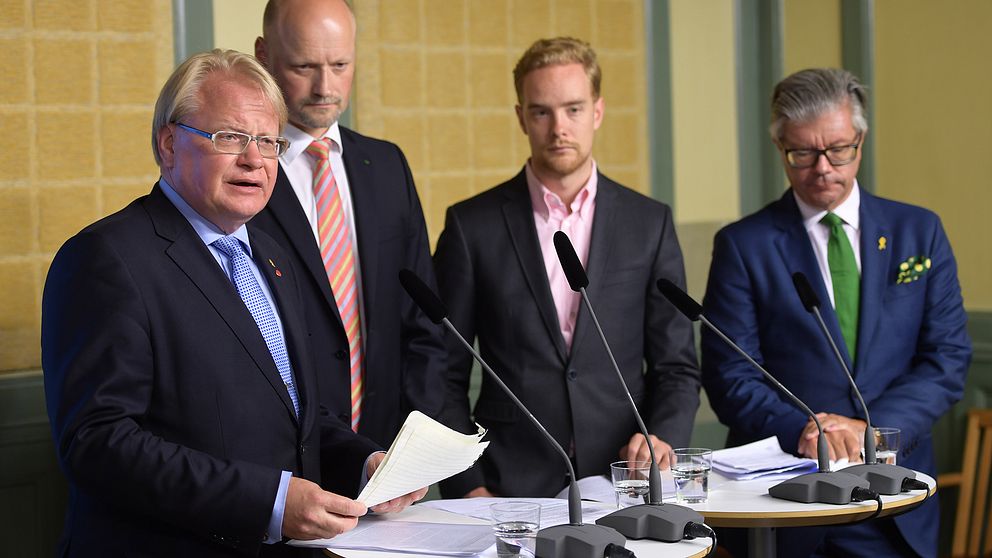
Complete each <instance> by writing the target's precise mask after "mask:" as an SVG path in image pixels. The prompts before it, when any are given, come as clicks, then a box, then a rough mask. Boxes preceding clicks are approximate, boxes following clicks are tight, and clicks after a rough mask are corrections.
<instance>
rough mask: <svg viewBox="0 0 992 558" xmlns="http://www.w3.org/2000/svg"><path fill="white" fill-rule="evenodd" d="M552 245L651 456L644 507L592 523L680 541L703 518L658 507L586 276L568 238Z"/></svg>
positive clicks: (654, 472) (657, 485)
mask: <svg viewBox="0 0 992 558" xmlns="http://www.w3.org/2000/svg"><path fill="white" fill-rule="evenodd" d="M554 244H555V251H556V252H558V259H559V261H560V262H561V266H562V269H563V270H564V271H565V277H566V278H567V279H568V284H569V286H570V287H571V288H572V290H574V291H577V292H579V293H580V294H581V295H582V302H583V303H584V304H585V308H586V310H588V311H589V316H590V317H591V318H592V322H593V324H595V325H596V331H598V332H599V339H600V340H601V341H602V342H603V348H605V349H606V354H607V355H608V356H609V357H610V363H611V364H612V365H613V371H614V372H616V375H617V379H618V380H619V381H620V387H621V388H623V392H624V394H626V396H627V401H628V402H629V403H630V408H631V410H632V411H633V413H634V419H635V420H636V421H637V426H638V427H639V428H640V429H641V434H642V435H643V436H644V443H645V444H647V446H648V453H650V454H651V464H650V466H649V468H648V503H647V504H641V505H637V506H631V507H629V508H624V509H622V510H618V511H615V512H613V513H611V514H609V515H606V516H604V517H602V518H600V519H599V520H598V521H596V523H597V524H599V525H607V526H609V527H613V528H614V529H616V530H617V531H620V533H622V534H623V535H624V536H627V537H630V538H634V539H645V538H647V539H653V540H660V541H666V542H677V541H680V540H682V539H683V538H684V537H685V528H686V525H687V524H689V523H693V522H696V523H700V524H702V523H703V516H702V515H700V514H699V512H697V511H695V510H692V509H690V508H687V507H684V506H677V505H675V504H663V503H662V487H661V472H660V471H659V470H658V460H657V459H656V457H655V451H654V444H652V443H651V437H650V435H649V434H648V429H647V426H645V425H644V420H643V419H642V418H641V413H640V412H639V411H638V410H637V404H636V403H634V396H633V395H631V394H630V389H629V388H628V387H627V382H626V381H625V380H624V379H623V374H621V373H620V367H619V366H618V365H617V360H616V358H615V357H614V356H613V350H612V349H611V348H610V344H609V342H607V341H606V335H605V334H604V333H603V328H602V326H601V325H600V324H599V319H598V318H597V317H596V311H595V310H593V308H592V303H591V302H590V301H589V295H588V293H587V292H586V287H587V286H588V285H589V278H588V277H587V276H586V272H585V269H584V268H583V267H582V263H581V262H580V261H579V257H578V256H577V255H576V254H575V249H574V248H573V247H572V242H571V241H570V240H569V239H568V235H566V234H565V233H563V232H561V231H558V232H556V233H555V234H554Z"/></svg>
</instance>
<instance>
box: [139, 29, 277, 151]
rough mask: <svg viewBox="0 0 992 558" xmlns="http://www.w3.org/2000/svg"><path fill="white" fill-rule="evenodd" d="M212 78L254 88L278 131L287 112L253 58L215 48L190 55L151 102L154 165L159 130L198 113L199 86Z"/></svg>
mask: <svg viewBox="0 0 992 558" xmlns="http://www.w3.org/2000/svg"><path fill="white" fill-rule="evenodd" d="M213 74H221V75H223V76H224V77H227V78H231V79H233V80H238V81H240V82H242V83H247V84H251V85H254V86H257V87H258V88H259V90H260V91H261V92H262V94H263V95H264V96H265V98H266V99H268V101H269V103H270V104H271V105H272V110H273V111H274V112H275V113H276V116H278V118H279V129H280V130H281V129H282V127H283V126H284V125H285V124H286V120H287V118H288V112H287V110H286V102H285V101H284V100H283V98H282V90H280V89H279V85H278V84H277V83H276V81H275V79H274V78H273V77H272V76H271V75H270V74H269V72H268V71H267V70H266V69H265V68H264V67H262V65H261V64H260V63H259V62H258V60H256V59H255V57H254V56H251V55H248V54H244V53H241V52H238V51H236V50H221V49H217V48H215V49H213V50H211V51H208V52H201V53H199V54H194V55H193V56H190V57H189V58H187V59H186V61H185V62H183V63H182V64H180V65H179V67H177V68H176V69H175V70H174V71H173V72H172V75H171V76H169V79H168V80H166V82H165V85H163V86H162V91H161V92H160V93H159V95H158V100H157V101H155V112H154V114H153V115H152V154H153V155H154V156H155V163H156V164H158V165H161V164H162V157H161V156H160V155H159V152H158V132H159V130H161V129H162V128H164V127H165V126H166V125H167V124H169V123H172V122H179V121H180V120H182V118H183V117H185V116H186V115H188V114H192V113H193V112H196V111H197V110H199V108H200V101H201V99H200V90H201V89H202V86H203V82H204V81H206V79H207V78H208V77H210V76H211V75H213Z"/></svg>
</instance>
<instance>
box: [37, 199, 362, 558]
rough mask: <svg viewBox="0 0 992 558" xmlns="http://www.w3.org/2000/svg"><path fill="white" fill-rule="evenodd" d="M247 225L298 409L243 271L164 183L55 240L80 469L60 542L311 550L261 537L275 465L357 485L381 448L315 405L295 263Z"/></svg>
mask: <svg viewBox="0 0 992 558" xmlns="http://www.w3.org/2000/svg"><path fill="white" fill-rule="evenodd" d="M248 234H249V239H250V243H251V246H252V255H253V258H254V260H255V261H256V262H257V264H258V268H259V269H260V270H261V272H262V274H263V275H264V276H265V279H266V281H267V282H268V284H269V286H270V288H271V290H272V293H273V297H274V298H275V303H276V305H277V306H278V308H279V313H280V317H281V320H282V323H283V329H284V332H285V339H286V346H287V351H288V353H289V356H290V361H291V362H292V365H293V371H294V374H295V377H296V381H297V384H298V390H299V394H300V402H301V415H300V417H299V418H297V417H296V415H295V412H294V410H293V404H292V401H291V400H290V398H289V393H288V392H287V390H286V387H285V386H284V385H283V382H282V379H281V378H280V376H279V372H278V370H277V369H276V366H275V363H274V362H273V360H272V356H271V355H270V353H269V352H268V349H267V348H266V345H265V342H264V340H263V339H262V336H261V333H260V332H259V330H258V326H257V325H256V324H255V322H254V320H253V319H252V317H251V314H250V313H249V312H248V309H247V308H246V307H245V304H244V302H242V300H241V298H240V297H239V296H238V293H237V291H236V289H235V288H234V285H232V284H231V281H230V280H229V279H228V278H227V276H226V275H225V274H224V272H223V270H221V269H220V267H219V266H218V265H217V261H216V260H215V259H214V257H213V255H211V254H210V251H209V250H208V249H207V247H206V246H205V245H204V244H203V241H202V240H201V239H200V237H199V236H198V235H197V234H196V232H195V231H194V230H193V227H192V226H191V225H190V224H189V222H188V221H186V219H185V217H183V216H182V214H181V213H180V212H179V210H178V209H176V207H175V206H174V205H172V203H171V202H170V201H169V200H168V199H167V198H166V197H165V195H164V194H163V193H162V191H161V190H160V189H159V188H158V187H157V186H156V187H155V188H154V189H153V190H152V192H151V194H149V195H148V196H145V197H143V198H139V199H138V200H136V201H134V202H132V203H131V204H130V205H128V206H127V207H126V208H124V209H123V210H121V211H119V212H117V213H115V214H113V215H111V216H109V217H107V218H105V219H102V220H101V221H99V222H97V223H95V224H93V225H90V226H89V227H87V228H86V229H84V230H83V231H82V232H80V233H79V234H78V235H76V236H74V237H73V238H71V239H69V240H68V241H67V242H66V243H65V245H64V246H63V247H62V248H61V249H60V250H59V253H58V254H57V255H56V257H55V260H54V261H53V262H52V266H51V269H50V271H49V274H48V280H47V281H46V283H45V293H44V299H43V302H42V339H41V341H42V366H43V368H44V374H45V393H46V399H47V404H48V413H49V416H50V418H51V424H52V431H53V434H54V437H55V445H56V451H57V453H58V458H59V462H60V464H61V466H62V469H63V471H64V472H65V474H66V476H67V477H68V480H69V485H70V496H69V506H68V511H67V513H66V523H65V533H64V536H63V540H62V541H61V544H60V554H61V555H65V556H185V557H196V556H228V555H257V554H259V553H261V554H262V555H282V554H286V555H308V553H307V552H306V551H302V550H298V549H291V548H289V547H285V546H282V545H276V546H271V545H262V544H261V543H262V539H263V535H264V533H265V530H266V527H267V524H268V521H269V518H270V516H271V514H272V506H273V501H274V499H275V495H276V488H277V486H278V484H279V476H280V471H282V470H286V471H290V472H292V473H293V474H294V475H295V476H299V477H304V478H307V479H310V480H313V481H315V482H319V481H320V480H321V479H322V478H323V480H324V481H325V483H324V484H325V486H326V487H327V488H329V489H332V490H334V491H335V492H338V493H344V494H350V495H354V493H355V492H356V491H357V487H358V482H359V480H360V478H361V472H362V467H363V464H364V462H365V459H366V458H367V457H368V455H369V453H371V452H372V451H374V450H376V449H378V448H377V447H376V446H375V445H374V444H372V443H371V442H370V441H368V440H365V439H364V438H361V437H360V436H357V435H356V434H354V433H352V432H351V430H350V428H348V427H347V426H346V425H345V424H343V423H341V422H340V421H338V420H337V419H336V418H334V417H329V416H328V415H326V413H321V412H320V405H319V402H318V398H317V389H316V377H315V374H314V369H313V363H312V361H311V358H310V349H309V347H308V343H309V340H308V339H307V335H306V328H305V327H304V325H303V313H302V308H301V305H302V302H301V297H300V291H299V286H298V284H297V279H296V274H295V272H294V268H293V266H292V264H291V262H290V261H289V260H288V258H286V257H285V255H284V253H283V251H282V250H281V249H280V248H279V247H278V246H277V245H276V244H275V243H274V242H273V241H272V239H271V238H269V237H268V236H266V235H265V234H264V233H260V232H259V231H257V230H254V229H253V228H251V227H249V229H248ZM269 262H272V263H271V264H270V263H269ZM277 270H278V271H277ZM309 554H312V553H309Z"/></svg>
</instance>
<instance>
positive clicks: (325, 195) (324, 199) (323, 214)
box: [307, 138, 364, 432]
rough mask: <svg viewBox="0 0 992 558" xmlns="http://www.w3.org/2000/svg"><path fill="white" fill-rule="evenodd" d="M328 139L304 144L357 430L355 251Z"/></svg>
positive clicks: (358, 356)
mask: <svg viewBox="0 0 992 558" xmlns="http://www.w3.org/2000/svg"><path fill="white" fill-rule="evenodd" d="M330 150H331V139H330V138H324V139H321V140H317V141H315V142H313V143H311V144H310V146H309V147H307V154H309V155H310V156H311V157H313V158H314V160H315V162H316V166H315V168H314V173H313V192H314V197H315V198H316V200H317V234H318V236H320V256H321V258H322V259H323V260H324V270H325V271H327V278H328V280H329V281H330V283H331V292H333V293H334V301H335V302H337V305H338V312H339V313H340V314H341V323H342V324H344V331H345V334H347V336H348V352H349V353H350V355H351V429H352V430H354V431H355V432H358V420H359V418H361V415H362V395H363V389H362V360H363V359H362V357H363V356H364V355H363V353H362V324H361V319H360V316H359V315H358V284H357V282H356V278H355V252H354V249H353V248H352V245H351V235H350V231H349V230H348V222H347V221H346V219H345V212H344V208H343V207H342V206H341V196H340V195H338V185H337V182H336V181H335V180H334V173H333V172H332V171H331V161H330V159H329V158H328V154H329V153H330Z"/></svg>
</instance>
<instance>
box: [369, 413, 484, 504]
mask: <svg viewBox="0 0 992 558" xmlns="http://www.w3.org/2000/svg"><path fill="white" fill-rule="evenodd" d="M485 434H486V431H485V430H483V429H482V428H479V433H478V434H462V433H460V432H455V431H454V430H452V429H450V428H448V427H447V426H444V425H443V424H441V423H439V422H437V421H435V420H433V419H431V418H430V417H428V416H427V415H425V414H423V413H421V412H420V411H413V412H412V413H410V415H409V416H407V417H406V421H404V422H403V426H402V427H401V428H400V432H399V434H397V435H396V439H395V440H393V445H391V446H390V447H389V451H388V452H387V453H386V458H385V459H384V460H383V461H382V463H381V464H379V468H378V469H376V470H375V474H373V475H372V478H371V479H369V482H368V484H366V485H365V488H364V489H363V490H362V493H361V494H359V495H358V498H356V500H358V501H359V502H361V503H363V504H365V505H366V506H368V507H370V508H371V507H372V506H374V505H376V504H381V503H383V502H386V501H389V500H392V499H393V498H396V497H397V496H403V495H404V494H409V493H410V492H413V491H414V490H418V489H420V488H423V487H425V486H430V485H432V484H434V483H435V482H438V481H442V480H444V479H446V478H448V477H450V476H452V475H457V474H458V473H461V472H462V471H464V470H465V469H468V468H469V467H471V466H472V464H473V463H475V461H476V460H477V459H479V456H481V455H482V452H483V451H484V450H485V449H486V448H487V447H488V446H489V442H483V441H482V437H483V436H484V435H485Z"/></svg>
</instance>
